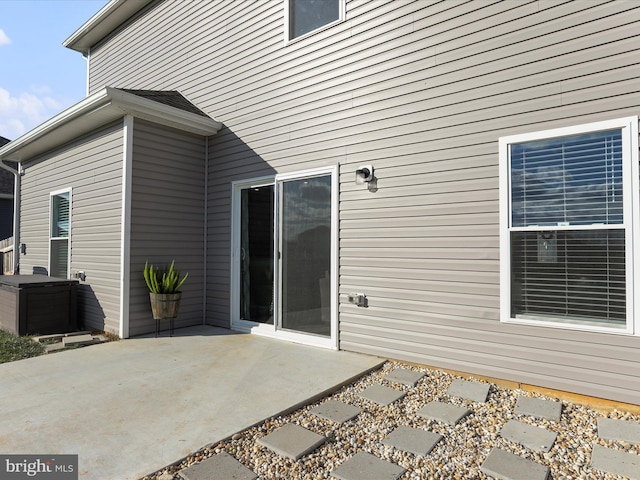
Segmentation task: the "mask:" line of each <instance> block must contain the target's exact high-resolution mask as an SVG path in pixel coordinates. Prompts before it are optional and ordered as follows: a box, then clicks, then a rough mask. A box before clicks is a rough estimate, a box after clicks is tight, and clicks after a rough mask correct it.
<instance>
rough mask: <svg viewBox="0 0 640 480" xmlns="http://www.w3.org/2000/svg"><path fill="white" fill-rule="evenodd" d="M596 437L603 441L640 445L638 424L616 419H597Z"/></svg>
mask: <svg viewBox="0 0 640 480" xmlns="http://www.w3.org/2000/svg"><path fill="white" fill-rule="evenodd" d="M598 436H599V437H600V438H604V439H605V440H622V441H623V442H629V443H640V423H638V422H629V421H628V420H618V419H616V418H598Z"/></svg>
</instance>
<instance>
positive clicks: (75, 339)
mask: <svg viewBox="0 0 640 480" xmlns="http://www.w3.org/2000/svg"><path fill="white" fill-rule="evenodd" d="M96 342H97V340H96V339H95V338H93V336H91V334H84V335H74V336H71V337H64V338H63V339H62V344H63V345H64V346H65V347H70V346H73V345H89V344H91V343H96Z"/></svg>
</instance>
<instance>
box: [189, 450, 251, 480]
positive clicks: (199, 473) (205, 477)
mask: <svg viewBox="0 0 640 480" xmlns="http://www.w3.org/2000/svg"><path fill="white" fill-rule="evenodd" d="M180 476H181V477H182V478H184V480H255V479H256V478H258V476H257V475H256V474H255V473H253V472H252V471H251V470H249V469H248V468H247V467H245V466H244V465H243V464H242V463H240V462H239V461H238V460H236V459H235V458H233V457H232V456H231V455H229V454H228V453H227V452H222V453H219V454H218V455H215V456H213V457H210V458H207V459H206V460H203V461H202V462H200V463H196V464H195V465H192V466H190V467H188V468H185V469H184V470H182V471H181V472H180Z"/></svg>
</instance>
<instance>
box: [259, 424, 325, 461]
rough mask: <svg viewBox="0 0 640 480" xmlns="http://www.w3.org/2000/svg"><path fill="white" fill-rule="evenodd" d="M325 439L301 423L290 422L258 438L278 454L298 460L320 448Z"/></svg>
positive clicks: (263, 444)
mask: <svg viewBox="0 0 640 480" xmlns="http://www.w3.org/2000/svg"><path fill="white" fill-rule="evenodd" d="M325 440H326V438H325V437H323V436H322V435H318V434H317V433H314V432H311V431H309V430H307V429H306V428H304V427H301V426H300V425H296V424H294V423H288V424H286V425H285V426H283V427H280V428H279V429H278V430H276V431H274V432H273V433H270V434H269V435H267V436H266V437H262V438H260V439H258V443H259V444H260V445H262V446H264V447H267V448H268V449H269V450H272V451H273V452H275V453H277V454H278V455H281V456H283V457H287V458H290V459H292V460H298V459H299V458H302V457H303V456H304V455H306V454H307V453H309V452H312V451H313V450H315V449H316V448H318V447H319V446H320V445H322V444H323V443H324V442H325Z"/></svg>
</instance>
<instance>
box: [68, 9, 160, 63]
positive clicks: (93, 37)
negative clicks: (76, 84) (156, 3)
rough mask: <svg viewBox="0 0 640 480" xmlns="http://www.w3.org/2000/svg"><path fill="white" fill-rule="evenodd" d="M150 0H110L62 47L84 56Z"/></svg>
mask: <svg viewBox="0 0 640 480" xmlns="http://www.w3.org/2000/svg"><path fill="white" fill-rule="evenodd" d="M151 1H152V0H110V1H109V2H108V3H107V4H106V5H105V6H104V7H102V8H101V9H100V10H99V11H98V12H97V13H96V14H95V15H93V16H92V17H91V18H90V19H89V20H87V21H86V22H85V23H84V24H82V25H81V26H80V28H78V29H77V30H76V31H75V32H73V33H72V34H71V35H70V36H69V38H67V39H66V40H65V41H64V42H62V45H64V46H65V47H67V48H70V49H72V50H76V51H78V52H81V53H83V54H86V53H87V52H88V51H89V50H90V49H91V47H93V46H94V45H96V44H97V43H98V42H100V41H101V40H102V39H103V38H105V37H106V36H107V35H109V34H110V33H111V32H113V31H114V30H115V29H116V28H118V27H119V26H120V25H122V24H123V23H124V22H126V21H127V20H128V19H129V18H131V17H132V16H133V15H135V14H136V13H138V11H140V10H141V9H142V8H144V7H145V6H147V5H148V4H149V3H150V2H151Z"/></svg>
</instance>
